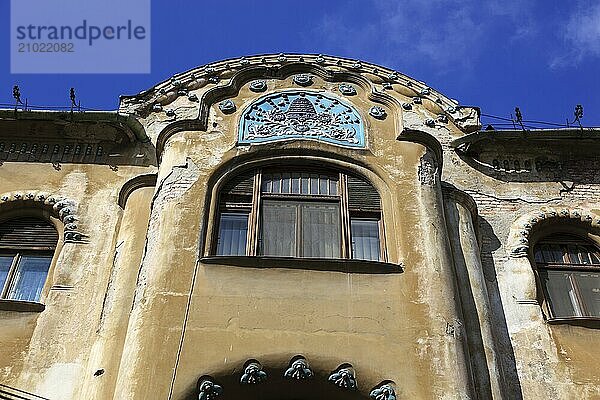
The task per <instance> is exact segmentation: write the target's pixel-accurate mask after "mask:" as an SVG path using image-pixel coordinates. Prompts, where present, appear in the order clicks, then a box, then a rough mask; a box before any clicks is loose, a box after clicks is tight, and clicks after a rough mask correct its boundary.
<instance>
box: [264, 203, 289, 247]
mask: <svg viewBox="0 0 600 400" xmlns="http://www.w3.org/2000/svg"><path fill="white" fill-rule="evenodd" d="M297 214H298V206H297V203H295V202H285V201H273V200H265V201H264V202H263V205H262V218H261V238H262V245H261V253H262V255H265V256H281V257H295V256H296V221H297Z"/></svg>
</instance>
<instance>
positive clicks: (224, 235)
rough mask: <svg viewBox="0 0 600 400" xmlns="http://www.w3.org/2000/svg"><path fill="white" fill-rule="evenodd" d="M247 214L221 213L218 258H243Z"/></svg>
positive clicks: (246, 231) (246, 232)
mask: <svg viewBox="0 0 600 400" xmlns="http://www.w3.org/2000/svg"><path fill="white" fill-rule="evenodd" d="M247 234H248V214H246V213H222V214H221V219H220V221H219V239H218V242H217V255H218V256H243V255H245V254H246V235H247Z"/></svg>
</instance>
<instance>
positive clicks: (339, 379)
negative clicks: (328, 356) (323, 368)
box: [328, 366, 358, 390]
mask: <svg viewBox="0 0 600 400" xmlns="http://www.w3.org/2000/svg"><path fill="white" fill-rule="evenodd" d="M328 381H329V382H331V383H333V384H334V385H336V386H337V387H340V388H342V389H349V390H356V389H358V386H357V384H356V377H355V375H354V369H353V368H352V366H348V367H343V368H338V369H337V370H336V371H334V372H332V373H331V375H329V379H328Z"/></svg>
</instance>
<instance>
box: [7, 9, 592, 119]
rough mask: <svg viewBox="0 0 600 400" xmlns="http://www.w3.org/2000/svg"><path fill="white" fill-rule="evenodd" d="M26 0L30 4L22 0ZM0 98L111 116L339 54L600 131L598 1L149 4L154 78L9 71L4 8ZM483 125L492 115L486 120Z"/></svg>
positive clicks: (469, 97) (465, 96) (472, 98)
mask: <svg viewBox="0 0 600 400" xmlns="http://www.w3.org/2000/svg"><path fill="white" fill-rule="evenodd" d="M23 1H26V0H23ZM0 15H2V18H4V19H5V23H3V24H2V25H1V27H0V29H1V30H2V31H3V34H2V35H1V37H2V39H1V41H0V54H4V56H2V57H1V58H0V60H2V61H1V63H0V103H12V102H13V99H12V86H13V85H14V84H18V85H19V86H20V87H21V92H22V94H23V97H27V98H28V99H29V102H30V103H31V104H36V105H63V104H64V105H68V102H69V100H68V93H69V88H70V87H72V86H74V87H75V88H76V90H77V95H78V97H79V99H80V100H81V102H82V104H83V105H84V106H86V107H90V108H97V109H106V110H112V109H116V108H117V105H118V98H119V95H121V94H133V93H137V92H139V91H141V90H144V89H147V88H149V87H151V86H153V85H154V84H155V83H157V82H159V81H162V80H164V79H166V78H168V77H170V76H171V75H173V74H175V73H178V72H182V71H185V70H187V69H190V68H193V67H196V66H199V65H202V64H205V63H208V62H211V61H217V60H220V59H224V58H231V57H238V56H242V55H251V54H258V53H280V52H306V53H323V54H330V55H339V56H344V57H349V58H356V59H362V60H365V61H369V62H373V63H377V64H381V65H384V66H386V67H390V68H394V69H396V70H398V71H400V72H402V73H405V74H407V75H409V76H412V77H413V78H416V79H419V80H422V81H425V82H427V84H429V86H431V87H433V88H435V89H437V90H439V91H441V92H442V93H444V94H445V95H447V96H448V97H451V98H455V99H457V100H459V101H460V103H461V104H464V105H475V106H479V107H481V109H482V112H483V113H485V114H491V115H498V116H503V117H509V115H510V113H511V112H513V110H514V107H515V106H519V107H520V108H521V111H522V112H523V116H524V118H525V119H528V120H540V121H548V122H557V123H564V122H565V120H566V119H570V120H572V119H573V109H574V107H575V105H576V104H578V103H581V104H583V106H584V118H583V120H582V122H583V124H584V126H600V95H599V93H600V79H599V73H600V67H599V65H600V2H599V1H597V0H596V1H584V0H571V1H564V0H561V1H558V0H531V1H526V0H480V1H476V0H463V1H453V0H428V1H423V0H395V1H394V0H350V1H334V0H330V1H323V0H321V1H313V0H303V1H283V0H279V1H271V0H267V1H251V0H246V1H235V0H229V1H219V2H214V1H182V0H171V1H161V2H159V1H152V27H151V35H152V73H151V74H140V75H134V74H130V75H112V74H107V75H93V74H90V75H86V74H80V75H56V74H47V75H26V74H11V73H10V63H9V57H8V55H9V34H10V31H9V29H10V24H9V21H8V18H9V15H10V13H9V2H8V1H3V2H1V3H0ZM486 121H487V120H486Z"/></svg>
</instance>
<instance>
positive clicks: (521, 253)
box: [509, 208, 600, 258]
mask: <svg viewBox="0 0 600 400" xmlns="http://www.w3.org/2000/svg"><path fill="white" fill-rule="evenodd" d="M553 218H556V219H562V218H564V219H571V220H574V221H576V222H583V223H586V224H589V225H590V226H591V227H600V216H597V215H596V214H595V213H593V212H592V211H591V210H584V209H568V208H562V209H553V208H544V209H543V210H538V211H533V212H531V213H528V214H525V215H522V216H521V217H519V219H518V220H517V221H516V222H515V223H514V224H513V227H512V228H511V233H510V235H509V238H510V239H509V243H511V244H512V249H511V251H510V256H511V257H512V258H521V257H527V256H528V253H529V244H530V243H529V238H530V236H531V232H532V231H533V230H534V229H535V228H536V225H537V224H538V223H540V222H542V221H545V220H547V219H553ZM558 223H560V222H558Z"/></svg>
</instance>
